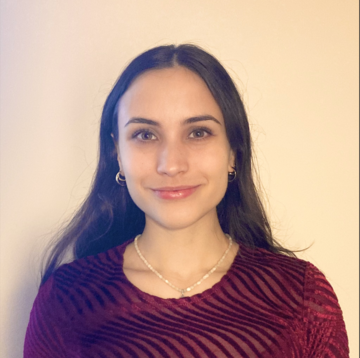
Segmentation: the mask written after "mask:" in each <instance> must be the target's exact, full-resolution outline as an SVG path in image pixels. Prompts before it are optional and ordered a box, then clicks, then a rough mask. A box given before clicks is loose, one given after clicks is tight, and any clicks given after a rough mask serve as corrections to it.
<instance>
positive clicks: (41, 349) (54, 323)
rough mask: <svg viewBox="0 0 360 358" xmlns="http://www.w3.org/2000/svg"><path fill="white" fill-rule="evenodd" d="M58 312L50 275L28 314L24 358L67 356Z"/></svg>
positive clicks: (57, 357)
mask: <svg viewBox="0 0 360 358" xmlns="http://www.w3.org/2000/svg"><path fill="white" fill-rule="evenodd" d="M59 313H60V311H59V309H58V301H57V299H56V293H55V292H54V279H53V277H50V278H49V280H48V281H47V282H46V283H45V284H44V285H43V286H42V287H41V288H40V290H39V293H38V295H37V297H36V299H35V302H34V305H33V309H32V311H31V314H30V321H29V325H28V328H27V332H26V337H25V346H24V358H49V357H51V358H64V357H67V354H66V349H65V344H64V337H63V334H62V330H61V327H62V318H63V317H61V316H59Z"/></svg>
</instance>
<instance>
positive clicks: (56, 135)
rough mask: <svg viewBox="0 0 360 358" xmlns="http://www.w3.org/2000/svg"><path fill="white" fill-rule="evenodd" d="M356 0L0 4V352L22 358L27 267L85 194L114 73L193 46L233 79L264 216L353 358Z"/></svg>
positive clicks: (40, 0)
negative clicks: (164, 48) (175, 46)
mask: <svg viewBox="0 0 360 358" xmlns="http://www.w3.org/2000/svg"><path fill="white" fill-rule="evenodd" d="M357 24H358V1H357V0H348V1H335V0H317V1H313V0H302V1H285V0H283V1H280V0H273V1H267V0H254V1H243V0H225V1H223V2H220V1H218V0H206V1H205V0H196V1H195V0H181V1H180V0H178V1H176V0H152V1H147V0H106V1H103V0H71V1H54V0H50V1H46V0H32V1H21V0H1V63H0V64H1V97H0V99H1V107H0V110H1V133H0V134H1V148H0V150H1V151H0V154H1V162H0V165H1V179H0V185H1V203H0V205H1V217H0V220H1V221H0V230H1V232H0V235H1V236H0V238H1V262H0V265H1V266H0V269H1V271H0V273H1V290H0V295H1V317H0V321H1V332H0V337H1V342H0V347H1V348H0V350H1V351H0V352H1V353H0V355H1V357H4V358H5V357H6V358H15V357H21V356H22V345H23V339H24V334H25V330H26V325H27V322H28V315H29V312H30V309H31V306H32V303H33V300H34V297H35V295H36V291H37V285H38V282H39V273H38V269H39V260H40V257H41V252H42V249H43V247H44V245H45V244H46V242H47V241H48V240H49V237H50V236H51V233H52V232H54V231H55V229H56V227H57V226H58V225H59V224H60V223H61V222H62V221H63V220H64V219H65V218H66V217H68V215H69V214H70V213H71V212H72V211H73V209H74V208H75V207H76V205H77V204H78V203H79V202H80V200H81V199H82V198H83V196H84V194H85V193H86V191H87V188H88V186H89V182H90V179H91V175H92V172H93V169H94V165H95V161H96V154H97V148H96V143H97V131H98V122H99V117H100V111H101V106H102V104H103V101H104V99H105V98H106V95H107V93H108V91H109V89H110V88H111V86H112V84H113V82H114V80H115V79H116V77H117V76H118V75H119V73H120V71H121V69H122V68H123V67H124V66H125V64H126V63H127V62H128V61H129V60H130V59H131V58H132V57H134V56H135V55H137V54H138V53H140V52H141V51H143V50H145V49H147V48H149V47H152V46H155V45H159V44H165V43H181V42H194V43H196V44H199V45H201V46H203V47H204V48H205V49H207V50H209V51H210V52H212V53H213V54H214V55H216V56H217V57H218V58H219V59H220V60H221V61H222V62H223V64H224V65H225V66H226V67H227V68H228V69H229V71H230V73H231V74H232V75H233V76H234V77H235V79H236V81H237V83H238V85H239V88H240V90H241V91H242V93H243V95H244V99H245V101H246V105H247V108H248V111H249V117H250V120H251V122H252V129H253V134H254V139H255V145H256V149H257V153H258V162H259V166H260V173H261V177H262V180H263V184H264V187H265V189H266V192H267V195H268V198H269V202H270V205H269V206H270V210H271V217H272V219H273V221H274V226H275V228H276V233H277V235H278V237H279V238H280V240H281V241H282V242H283V243H284V244H286V245H287V246H288V247H289V248H293V249H294V248H303V247H306V246H308V245H310V244H313V246H312V247H311V248H310V249H309V250H308V251H307V252H306V253H305V254H301V255H300V256H301V257H303V258H305V259H307V260H309V261H311V262H313V263H314V264H315V265H317V266H318V267H319V268H320V269H321V270H323V271H324V272H325V273H326V275H327V277H328V279H329V281H330V282H331V284H332V285H333V287H334V289H335V291H336V293H337V295H338V297H339V300H340V303H341V306H342V308H343V311H344V315H345V321H346V325H347V328H348V332H349V337H350V344H351V349H352V355H351V356H352V358H356V357H358V356H359V355H358V348H357V347H358V235H357V234H358V226H357V221H358V212H357V201H358V189H357V179H358V174H357V167H358V155H357V141H358V95H359V94H358V84H357V82H358V69H357V67H358V64H357V63H358V31H357Z"/></svg>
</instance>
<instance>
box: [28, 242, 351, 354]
mask: <svg viewBox="0 0 360 358" xmlns="http://www.w3.org/2000/svg"><path fill="white" fill-rule="evenodd" d="M126 245H127V243H125V244H123V245H121V246H119V247H116V248H113V249H110V250H109V251H107V252H105V253H101V254H98V255H96V256H91V257H87V258H84V259H80V260H77V261H74V262H72V263H70V264H66V265H63V266H61V267H60V268H59V269H58V270H57V271H56V272H55V273H54V274H53V275H52V276H51V278H50V279H49V280H48V281H47V282H46V283H45V284H44V285H43V286H42V287H41V289H40V291H39V293H38V296H37V298H36V300H35V303H34V307H33V309H32V312H31V316H30V323H29V326H28V330H27V334H26V339H25V351H24V357H25V358H42V357H44V358H45V357H46V358H50V357H51V358H60V357H61V358H63V357H66V358H80V357H86V358H90V357H94V358H95V357H96V358H105V357H109V358H110V357H124V358H125V357H126V358H128V357H129V358H130V357H144V358H147V357H161V358H176V357H179V358H180V357H196V358H200V357H201V358H203V357H211V358H225V357H226V358H228V357H243V358H259V357H260V358H269V357H281V358H295V357H296V358H310V357H313V358H315V357H316V358H320V357H323V358H325V357H329V358H330V357H333V358H335V357H336V358H342V357H344V358H345V357H348V356H349V353H348V342H347V335H346V331H345V326H344V321H343V318H342V312H341V309H340V307H339V305H338V302H337V299H336V296H335V294H334V292H333V290H332V288H331V286H330V284H329V283H328V281H327V280H326V279H325V277H324V275H323V274H322V273H321V272H320V271H319V270H318V269H316V268H315V267H314V266H313V265H312V264H310V263H308V262H305V261H302V260H299V259H295V258H290V257H286V256H283V255H278V254H272V253H269V252H267V251H265V250H262V249H256V250H250V249H247V248H245V247H242V246H241V247H240V250H239V254H238V255H237V256H236V258H235V260H234V262H233V264H232V266H231V268H230V269H229V271H228V272H227V274H226V275H225V276H223V278H222V279H221V281H220V282H218V283H217V284H215V285H214V286H213V287H212V288H211V289H208V290H206V291H204V292H202V293H200V294H197V295H194V296H191V297H185V298H179V299H162V298H159V297H155V296H152V295H149V294H147V293H144V292H142V291H140V290H139V289H137V288H136V287H135V286H134V285H133V284H132V283H130V282H129V281H128V280H127V278H126V276H125V275H124V272H123V270H122V260H123V256H122V255H123V252H124V251H125V247H126Z"/></svg>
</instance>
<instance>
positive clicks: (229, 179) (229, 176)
mask: <svg viewBox="0 0 360 358" xmlns="http://www.w3.org/2000/svg"><path fill="white" fill-rule="evenodd" d="M235 178H236V170H235V169H234V171H233V172H231V173H228V182H229V183H232V182H233V181H234V180H235Z"/></svg>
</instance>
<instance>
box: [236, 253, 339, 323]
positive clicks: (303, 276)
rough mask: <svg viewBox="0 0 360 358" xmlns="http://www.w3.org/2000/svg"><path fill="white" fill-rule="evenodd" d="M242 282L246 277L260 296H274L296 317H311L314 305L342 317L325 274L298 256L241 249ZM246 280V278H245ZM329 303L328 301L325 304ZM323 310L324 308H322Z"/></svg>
mask: <svg viewBox="0 0 360 358" xmlns="http://www.w3.org/2000/svg"><path fill="white" fill-rule="evenodd" d="M236 263H237V270H236V272H237V275H238V277H239V279H240V280H241V279H242V280H244V278H246V279H247V280H248V281H249V282H251V283H252V285H254V286H256V289H257V291H258V292H259V293H261V294H263V295H264V294H266V296H267V297H274V298H273V302H274V303H277V304H278V306H279V308H280V307H281V309H284V308H286V307H289V308H290V311H293V310H295V311H296V312H297V313H296V315H297V316H298V317H299V318H300V317H308V318H306V319H310V316H309V314H310V313H309V311H308V310H309V309H310V308H311V310H312V311H311V312H314V311H313V310H314V304H315V306H316V305H318V308H317V310H318V312H319V313H320V312H321V310H323V312H325V310H333V311H334V313H335V312H336V313H335V315H338V317H341V310H340V307H339V305H338V302H337V298H336V295H335V293H334V291H333V289H332V287H331V285H330V283H329V281H328V280H327V279H326V277H325V275H324V274H323V273H322V272H321V271H320V270H319V269H318V268H316V267H315V266H314V265H313V264H311V263H310V262H307V261H304V260H302V259H299V258H296V257H290V256H286V255H282V254H276V253H271V252H269V251H267V250H264V249H258V248H257V249H249V248H244V247H241V250H240V254H239V256H238V258H237V259H236ZM242 277H243V278H242ZM326 300H328V301H329V303H328V304H325V302H326ZM321 307H322V308H321Z"/></svg>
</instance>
